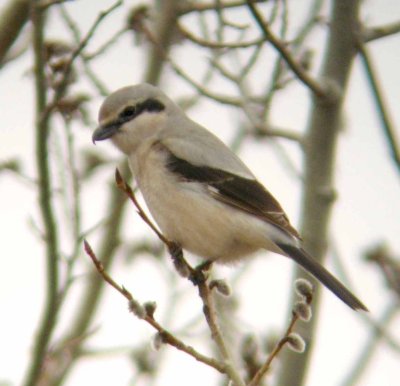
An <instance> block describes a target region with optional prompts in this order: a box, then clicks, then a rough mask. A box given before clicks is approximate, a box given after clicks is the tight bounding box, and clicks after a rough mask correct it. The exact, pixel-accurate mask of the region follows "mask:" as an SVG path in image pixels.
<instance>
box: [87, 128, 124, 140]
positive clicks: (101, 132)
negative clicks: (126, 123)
mask: <svg viewBox="0 0 400 386" xmlns="http://www.w3.org/2000/svg"><path fill="white" fill-rule="evenodd" d="M119 127H120V125H119V124H117V123H109V124H106V125H102V126H99V127H98V128H97V129H96V130H95V131H94V133H93V135H92V141H93V143H95V142H96V141H103V140H104V139H108V138H111V137H112V136H113V135H114V134H115V133H116V132H117V131H118V129H119Z"/></svg>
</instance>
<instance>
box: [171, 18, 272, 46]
mask: <svg viewBox="0 0 400 386" xmlns="http://www.w3.org/2000/svg"><path fill="white" fill-rule="evenodd" d="M178 29H179V32H180V33H181V34H182V35H183V36H184V37H185V38H186V39H188V40H190V41H192V42H193V43H195V44H197V45H199V46H202V47H207V48H215V49H221V48H222V49H223V48H248V47H253V46H258V45H260V44H261V43H262V42H263V41H264V40H265V37H264V36H262V37H260V38H257V39H253V40H250V41H247V42H237V43H236V42H235V43H232V42H212V41H209V40H205V39H202V38H199V37H198V36H195V35H193V34H192V33H191V32H190V31H188V30H187V29H186V28H184V27H183V26H182V25H180V24H178Z"/></svg>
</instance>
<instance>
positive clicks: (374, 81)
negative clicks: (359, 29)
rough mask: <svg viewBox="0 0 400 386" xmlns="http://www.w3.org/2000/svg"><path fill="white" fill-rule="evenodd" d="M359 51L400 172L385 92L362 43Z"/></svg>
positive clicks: (393, 130) (396, 144)
mask: <svg viewBox="0 0 400 386" xmlns="http://www.w3.org/2000/svg"><path fill="white" fill-rule="evenodd" d="M358 49H359V53H360V55H361V60H362V63H363V65H364V70H365V73H366V76H367V80H368V83H369V85H370V87H371V92H372V96H373V98H374V101H375V104H376V107H377V109H378V113H379V118H380V121H381V125H382V129H383V132H384V134H385V138H386V141H387V143H388V145H389V150H390V153H391V156H392V158H393V160H394V162H395V164H396V167H397V171H398V172H400V149H399V145H398V143H397V139H396V136H395V133H396V130H395V128H394V125H393V123H392V121H391V119H390V117H389V112H388V108H387V104H386V103H385V101H384V96H383V92H382V90H381V87H380V84H379V81H378V78H377V76H376V71H375V69H374V66H373V63H372V60H371V58H370V56H369V53H368V50H367V48H366V47H365V46H364V45H363V44H362V43H360V44H359V46H358Z"/></svg>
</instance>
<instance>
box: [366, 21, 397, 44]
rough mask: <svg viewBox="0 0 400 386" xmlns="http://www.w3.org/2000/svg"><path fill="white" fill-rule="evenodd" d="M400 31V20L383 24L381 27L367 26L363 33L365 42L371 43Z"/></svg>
mask: <svg viewBox="0 0 400 386" xmlns="http://www.w3.org/2000/svg"><path fill="white" fill-rule="evenodd" d="M399 32H400V21H396V22H394V23H391V24H387V25H382V26H380V27H369V28H368V27H367V28H365V30H364V32H363V34H362V40H363V41H364V43H369V42H372V41H374V40H377V39H381V38H385V37H387V36H391V35H395V34H398V33H399Z"/></svg>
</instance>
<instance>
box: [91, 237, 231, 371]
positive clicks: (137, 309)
mask: <svg viewBox="0 0 400 386" xmlns="http://www.w3.org/2000/svg"><path fill="white" fill-rule="evenodd" d="M84 248H85V252H86V253H87V254H88V255H89V257H90V258H91V259H92V262H93V264H94V265H95V267H96V269H97V271H98V272H99V274H100V275H101V277H102V278H103V279H104V280H105V281H106V282H107V283H108V284H109V285H111V286H112V287H113V288H114V289H115V290H117V291H118V292H119V293H120V294H121V295H122V296H124V297H125V298H126V299H127V300H128V302H129V309H130V310H131V311H133V313H135V314H136V316H138V317H139V318H141V319H143V320H144V321H146V322H147V323H148V324H150V325H151V326H152V327H153V328H154V329H156V330H157V332H158V334H160V336H161V337H162V342H163V343H166V344H169V345H171V346H173V347H175V348H176V349H178V350H180V351H183V352H185V353H186V354H188V355H190V356H191V357H192V358H194V359H196V360H197V361H199V362H202V363H204V364H206V365H207V366H210V367H212V368H214V369H215V370H217V371H218V372H220V373H222V374H226V372H227V368H226V367H227V366H226V365H224V364H223V363H221V362H219V361H218V360H216V359H214V358H210V357H207V356H205V355H203V354H200V353H199V352H198V351H197V350H195V349H194V348H193V347H191V346H188V345H186V344H185V343H183V342H182V341H181V340H179V339H178V338H176V337H175V336H174V335H173V334H171V333H170V332H169V331H167V330H166V329H164V328H163V327H162V326H161V325H160V324H159V323H158V322H157V321H156V320H155V319H154V316H153V315H152V313H149V312H147V311H146V310H145V309H144V308H143V306H142V305H140V304H139V303H138V301H137V300H136V299H135V298H134V297H133V296H132V294H131V293H130V292H129V291H128V290H127V289H126V288H125V287H123V286H120V285H119V284H117V283H116V282H115V281H114V279H113V278H112V277H111V276H110V275H109V274H108V273H107V272H106V271H105V269H104V267H103V264H102V263H101V262H100V260H99V259H98V258H97V257H96V255H95V253H94V252H93V250H92V248H91V246H90V245H89V243H88V242H87V241H86V240H85V241H84ZM142 308H143V309H142ZM141 312H143V314H141Z"/></svg>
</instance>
